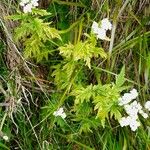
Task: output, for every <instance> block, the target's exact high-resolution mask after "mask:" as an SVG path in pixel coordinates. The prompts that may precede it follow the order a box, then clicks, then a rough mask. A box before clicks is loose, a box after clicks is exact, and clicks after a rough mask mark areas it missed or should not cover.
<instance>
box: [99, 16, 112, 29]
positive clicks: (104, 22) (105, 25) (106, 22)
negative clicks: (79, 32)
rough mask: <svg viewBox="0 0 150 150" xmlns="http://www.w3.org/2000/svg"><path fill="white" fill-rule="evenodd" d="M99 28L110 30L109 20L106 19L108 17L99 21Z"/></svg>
mask: <svg viewBox="0 0 150 150" xmlns="http://www.w3.org/2000/svg"><path fill="white" fill-rule="evenodd" d="M101 28H102V29H104V30H111V29H112V24H111V22H110V21H109V20H108V18H104V19H103V20H102V21H101Z"/></svg>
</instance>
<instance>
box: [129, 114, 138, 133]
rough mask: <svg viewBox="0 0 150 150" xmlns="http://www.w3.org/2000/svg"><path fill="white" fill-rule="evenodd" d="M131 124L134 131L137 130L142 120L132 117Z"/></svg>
mask: <svg viewBox="0 0 150 150" xmlns="http://www.w3.org/2000/svg"><path fill="white" fill-rule="evenodd" d="M129 126H130V128H131V130H132V131H135V130H136V129H137V128H138V127H139V126H140V122H138V121H137V120H135V119H134V118H132V117H131V118H130V124H129Z"/></svg>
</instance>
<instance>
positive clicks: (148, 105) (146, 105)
mask: <svg viewBox="0 0 150 150" xmlns="http://www.w3.org/2000/svg"><path fill="white" fill-rule="evenodd" d="M144 106H145V108H146V109H147V110H148V111H150V101H147V102H146V103H145V105H144Z"/></svg>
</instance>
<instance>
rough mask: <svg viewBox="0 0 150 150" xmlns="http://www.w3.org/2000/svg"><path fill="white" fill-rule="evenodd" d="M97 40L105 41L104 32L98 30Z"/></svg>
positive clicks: (100, 29)
mask: <svg viewBox="0 0 150 150" xmlns="http://www.w3.org/2000/svg"><path fill="white" fill-rule="evenodd" d="M97 38H99V39H101V40H105V39H106V30H104V29H102V28H99V29H98V33H97Z"/></svg>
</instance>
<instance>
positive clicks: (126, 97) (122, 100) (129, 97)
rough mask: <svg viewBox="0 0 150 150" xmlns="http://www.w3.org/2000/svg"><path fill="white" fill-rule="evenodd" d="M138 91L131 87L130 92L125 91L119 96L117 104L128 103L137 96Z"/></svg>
mask: <svg viewBox="0 0 150 150" xmlns="http://www.w3.org/2000/svg"><path fill="white" fill-rule="evenodd" d="M137 96H138V92H137V90H136V89H132V90H131V91H130V93H125V94H124V95H123V96H122V97H121V98H119V99H118V105H119V106H123V105H126V104H128V103H130V102H131V101H132V100H134V99H135V98H137Z"/></svg>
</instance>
